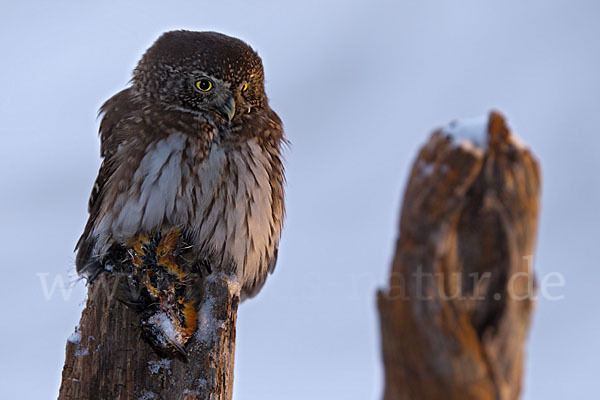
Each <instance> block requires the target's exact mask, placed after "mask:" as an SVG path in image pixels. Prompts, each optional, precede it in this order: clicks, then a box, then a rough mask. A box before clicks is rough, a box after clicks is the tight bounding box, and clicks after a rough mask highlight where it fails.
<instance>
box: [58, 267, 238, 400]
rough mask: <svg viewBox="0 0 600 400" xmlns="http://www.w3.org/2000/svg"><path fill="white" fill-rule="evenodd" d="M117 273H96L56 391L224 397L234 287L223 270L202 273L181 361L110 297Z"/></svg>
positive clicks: (228, 392)
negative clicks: (144, 334)
mask: <svg viewBox="0 0 600 400" xmlns="http://www.w3.org/2000/svg"><path fill="white" fill-rule="evenodd" d="M115 279H116V278H115V277H114V276H113V275H109V274H102V275H100V277H99V278H98V279H97V280H96V281H95V282H94V283H93V285H91V286H90V287H89V289H88V300H87V305H86V308H85V309H84V310H83V313H82V316H81V321H80V323H79V328H78V330H77V331H76V332H75V334H73V336H72V337H71V338H70V339H69V340H68V342H67V349H66V353H67V354H66V360H65V365H64V368H63V373H62V384H61V388H60V392H59V396H58V398H59V399H61V400H62V399H64V400H66V399H87V400H91V399H136V400H138V399H141V400H152V399H155V400H158V399H186V400H208V399H210V400H230V399H231V397H232V389H233V361H234V350H235V323H236V315H237V307H238V303H239V287H237V286H236V285H235V284H232V282H231V281H230V280H229V279H228V277H226V276H223V275H216V276H209V277H208V278H207V279H206V280H205V281H204V293H205V300H204V303H203V304H202V305H201V307H200V313H199V314H200V315H199V321H200V324H199V326H200V328H199V330H198V332H196V334H195V335H194V338H193V339H191V342H190V343H189V344H188V346H187V353H188V361H187V362H184V361H182V360H180V359H176V358H175V359H171V358H168V359H167V358H163V357H160V356H158V355H157V354H156V353H155V352H154V350H153V349H152V348H151V347H150V346H149V345H148V344H147V343H146V342H145V341H144V340H142V338H141V337H140V329H139V315H138V314H136V313H135V312H134V311H132V310H131V309H130V308H128V307H126V306H124V305H123V304H121V303H120V302H119V301H117V300H116V299H114V298H113V295H114V289H115V285H114V283H115Z"/></svg>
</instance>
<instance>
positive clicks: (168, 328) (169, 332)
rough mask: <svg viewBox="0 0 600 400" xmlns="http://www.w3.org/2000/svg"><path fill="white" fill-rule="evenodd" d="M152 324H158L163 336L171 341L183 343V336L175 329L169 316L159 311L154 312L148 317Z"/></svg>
mask: <svg viewBox="0 0 600 400" xmlns="http://www.w3.org/2000/svg"><path fill="white" fill-rule="evenodd" d="M148 321H149V322H151V323H152V324H154V325H156V326H159V327H160V329H161V331H162V332H163V333H164V334H165V336H166V337H167V338H168V339H169V340H170V341H171V342H173V343H177V344H179V345H181V344H182V343H183V338H182V337H181V334H180V332H179V331H178V330H177V328H176V327H175V325H174V324H173V321H172V320H171V318H169V316H168V315H167V314H166V313H164V312H159V313H156V314H154V315H153V316H152V317H150V318H149V319H148Z"/></svg>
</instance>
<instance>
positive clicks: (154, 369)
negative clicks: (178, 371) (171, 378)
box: [148, 358, 171, 375]
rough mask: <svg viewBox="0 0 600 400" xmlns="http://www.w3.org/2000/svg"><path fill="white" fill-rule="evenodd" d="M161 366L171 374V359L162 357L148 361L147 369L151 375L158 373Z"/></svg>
mask: <svg viewBox="0 0 600 400" xmlns="http://www.w3.org/2000/svg"><path fill="white" fill-rule="evenodd" d="M161 368H162V369H163V370H164V371H166V372H167V373H168V374H169V375H171V360H169V359H166V358H163V359H162V360H159V361H148V369H149V370H150V373H151V374H152V375H154V374H158V371H160V369H161Z"/></svg>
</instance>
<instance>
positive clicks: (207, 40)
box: [133, 31, 267, 122]
mask: <svg viewBox="0 0 600 400" xmlns="http://www.w3.org/2000/svg"><path fill="white" fill-rule="evenodd" d="M133 87H134V89H135V90H136V92H137V93H138V94H139V95H141V96H142V97H143V98H145V99H148V100H150V101H153V102H159V103H162V104H165V105H167V106H173V107H177V108H180V109H183V110H186V111H190V112H203V113H204V112H214V113H216V114H218V115H220V116H221V117H223V119H224V121H226V122H227V121H231V120H233V119H235V118H236V116H239V115H240V114H243V113H246V112H251V111H252V109H253V108H260V107H264V106H265V105H266V104H267V97H266V95H265V89H264V74H263V66H262V61H261V59H260V57H259V56H258V54H256V52H255V51H254V50H252V48H251V47H250V46H248V45H247V44H246V43H244V42H243V41H241V40H239V39H236V38H233V37H230V36H226V35H223V34H220V33H216V32H191V31H171V32H166V33H164V34H163V35H162V36H160V37H159V38H158V40H156V42H155V43H154V44H153V45H152V46H151V47H150V48H149V49H148V50H147V51H146V53H145V54H144V56H143V57H142V59H141V60H140V62H139V63H138V66H137V67H136V69H135V71H134V74H133Z"/></svg>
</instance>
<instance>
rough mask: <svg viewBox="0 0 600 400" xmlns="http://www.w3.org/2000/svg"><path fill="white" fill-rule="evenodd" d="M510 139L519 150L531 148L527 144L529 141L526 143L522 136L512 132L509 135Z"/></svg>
mask: <svg viewBox="0 0 600 400" xmlns="http://www.w3.org/2000/svg"><path fill="white" fill-rule="evenodd" d="M508 140H510V142H511V143H512V144H513V146H515V147H516V148H517V149H519V150H525V149H528V148H529V146H527V143H525V142H524V141H523V140H522V139H521V138H520V137H518V136H517V135H514V134H512V133H511V134H510V135H509V136H508Z"/></svg>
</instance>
